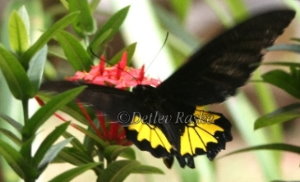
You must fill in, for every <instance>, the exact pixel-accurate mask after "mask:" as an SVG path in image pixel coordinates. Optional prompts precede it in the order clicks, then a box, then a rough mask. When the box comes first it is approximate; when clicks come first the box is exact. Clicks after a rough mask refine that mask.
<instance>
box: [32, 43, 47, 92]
mask: <svg viewBox="0 0 300 182" xmlns="http://www.w3.org/2000/svg"><path fill="white" fill-rule="evenodd" d="M47 51H48V48H47V46H46V45H45V46H44V47H43V48H42V49H41V50H39V51H38V52H37V53H36V54H35V55H34V56H33V57H32V58H31V60H30V62H29V68H28V70H27V75H28V77H29V79H30V81H31V84H32V87H33V92H34V94H35V93H36V92H37V91H38V90H39V88H40V85H41V82H42V77H43V73H44V68H45V64H46V60H47Z"/></svg>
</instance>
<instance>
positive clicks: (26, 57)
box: [23, 12, 79, 65]
mask: <svg viewBox="0 0 300 182" xmlns="http://www.w3.org/2000/svg"><path fill="white" fill-rule="evenodd" d="M78 14H79V12H74V13H70V14H69V15H67V16H65V17H63V18H62V19H60V20H59V21H57V22H56V23H55V24H54V25H52V26H51V27H50V28H49V29H48V30H47V31H46V32H44V33H43V34H42V35H41V37H40V38H39V39H38V40H37V41H36V42H35V43H34V44H33V45H32V46H31V47H30V48H29V49H28V50H27V51H26V52H25V53H24V56H23V62H24V63H26V64H25V65H27V64H28V62H29V60H30V59H31V58H32V56H33V55H34V54H35V53H36V52H37V51H38V50H40V49H41V48H42V47H43V46H44V45H45V44H46V43H47V42H48V41H49V40H50V39H51V38H52V37H53V36H54V35H55V34H56V33H57V32H58V31H59V30H62V29H64V28H65V27H66V26H68V25H69V24H70V23H72V22H73V21H74V20H75V18H76V17H77V16H78Z"/></svg>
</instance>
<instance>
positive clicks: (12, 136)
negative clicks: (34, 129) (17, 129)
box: [0, 128, 22, 146]
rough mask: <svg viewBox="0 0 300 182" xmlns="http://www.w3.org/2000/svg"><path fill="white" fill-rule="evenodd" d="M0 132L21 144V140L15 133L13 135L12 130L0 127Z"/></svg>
mask: <svg viewBox="0 0 300 182" xmlns="http://www.w3.org/2000/svg"><path fill="white" fill-rule="evenodd" d="M0 133H2V134H3V135H5V136H7V137H8V138H9V139H10V140H11V141H13V142H14V143H15V144H17V145H18V146H20V145H21V144H22V140H21V139H20V137H17V135H15V134H14V133H13V132H11V131H9V130H7V129H4V128H0Z"/></svg>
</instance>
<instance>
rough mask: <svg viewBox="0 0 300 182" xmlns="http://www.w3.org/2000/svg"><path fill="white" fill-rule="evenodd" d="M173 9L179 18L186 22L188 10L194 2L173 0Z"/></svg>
mask: <svg viewBox="0 0 300 182" xmlns="http://www.w3.org/2000/svg"><path fill="white" fill-rule="evenodd" d="M170 2H171V5H172V8H173V9H174V10H175V12H176V14H177V16H178V17H179V18H180V20H181V21H184V20H185V17H186V15H187V12H188V10H189V9H190V7H191V4H192V1H191V0H185V1H182V0H171V1H170Z"/></svg>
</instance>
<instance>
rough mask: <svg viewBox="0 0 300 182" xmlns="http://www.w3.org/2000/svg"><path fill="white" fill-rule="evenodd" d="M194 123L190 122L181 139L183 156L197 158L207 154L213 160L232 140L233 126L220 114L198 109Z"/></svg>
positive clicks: (180, 152) (181, 153)
mask: <svg viewBox="0 0 300 182" xmlns="http://www.w3.org/2000/svg"><path fill="white" fill-rule="evenodd" d="M194 116H195V119H194V121H189V122H188V123H187V124H186V125H185V126H184V130H183V133H182V135H181V137H180V144H181V145H180V150H179V154H180V155H181V156H187V155H188V156H196V155H200V154H207V156H208V158H210V159H213V158H214V157H215V155H216V154H217V153H218V152H219V151H220V150H221V149H224V148H225V143H226V142H227V141H230V140H232V137H231V134H230V128H231V125H230V123H229V121H227V119H226V118H225V117H223V116H222V115H221V114H219V113H213V112H209V111H205V110H203V109H202V108H201V107H196V109H195V112H194Z"/></svg>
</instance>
